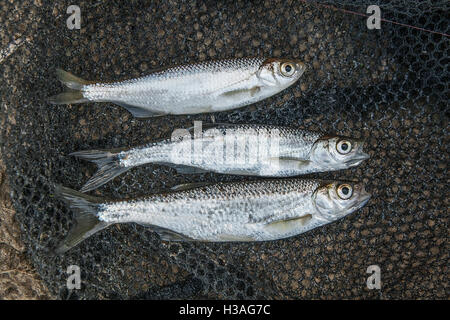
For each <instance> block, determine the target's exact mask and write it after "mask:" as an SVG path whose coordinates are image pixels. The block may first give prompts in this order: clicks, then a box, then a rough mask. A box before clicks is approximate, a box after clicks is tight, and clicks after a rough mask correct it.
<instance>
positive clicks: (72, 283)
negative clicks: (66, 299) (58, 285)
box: [66, 265, 81, 290]
mask: <svg viewBox="0 0 450 320" xmlns="http://www.w3.org/2000/svg"><path fill="white" fill-rule="evenodd" d="M66 273H67V274H68V275H69V277H68V278H67V289H69V290H72V289H78V290H79V289H81V274H80V267H79V266H77V265H70V266H68V267H67V271H66Z"/></svg>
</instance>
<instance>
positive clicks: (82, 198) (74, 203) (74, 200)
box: [55, 185, 110, 254]
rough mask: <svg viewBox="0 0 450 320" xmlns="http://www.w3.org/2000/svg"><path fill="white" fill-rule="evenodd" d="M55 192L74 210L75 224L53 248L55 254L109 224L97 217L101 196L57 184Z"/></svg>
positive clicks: (69, 247)
mask: <svg viewBox="0 0 450 320" xmlns="http://www.w3.org/2000/svg"><path fill="white" fill-rule="evenodd" d="M55 193H56V195H57V196H58V197H60V198H61V199H62V200H64V201H65V202H67V203H68V204H69V206H70V208H71V209H72V210H73V212H74V217H75V226H74V227H72V229H71V230H70V231H69V234H68V235H67V237H66V238H65V239H64V240H63V241H61V243H60V244H59V245H58V247H57V248H56V249H55V253H56V254H62V253H64V252H66V251H67V250H69V249H71V248H73V247H75V246H76V245H77V244H79V243H80V242H81V241H83V240H85V239H87V238H89V237H90V236H91V235H93V234H94V233H96V232H98V231H100V230H102V229H104V228H106V227H108V226H109V225H110V224H109V223H107V222H104V221H100V220H99V218H98V211H99V205H100V203H101V202H102V199H101V198H97V197H92V196H89V195H86V194H83V193H81V192H78V191H75V190H72V189H69V188H66V187H63V186H60V185H57V186H56V187H55Z"/></svg>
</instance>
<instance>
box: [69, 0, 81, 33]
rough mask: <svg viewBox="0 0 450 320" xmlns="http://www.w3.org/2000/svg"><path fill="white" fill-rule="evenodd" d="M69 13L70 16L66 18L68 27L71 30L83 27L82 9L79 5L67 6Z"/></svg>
mask: <svg viewBox="0 0 450 320" xmlns="http://www.w3.org/2000/svg"><path fill="white" fill-rule="evenodd" d="M66 12H67V14H70V16H69V17H68V18H67V20H66V24H67V28H69V29H70V30H73V29H78V30H79V29H80V28H81V10H80V7H79V6H77V5H74V4H73V5H70V6H69V7H67V11H66Z"/></svg>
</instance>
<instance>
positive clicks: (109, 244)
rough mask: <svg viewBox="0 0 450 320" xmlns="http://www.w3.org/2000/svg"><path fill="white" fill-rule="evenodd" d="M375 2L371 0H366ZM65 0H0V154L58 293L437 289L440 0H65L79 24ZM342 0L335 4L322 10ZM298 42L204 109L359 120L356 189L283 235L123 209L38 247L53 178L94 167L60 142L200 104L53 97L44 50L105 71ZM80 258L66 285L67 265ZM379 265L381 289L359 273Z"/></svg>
mask: <svg viewBox="0 0 450 320" xmlns="http://www.w3.org/2000/svg"><path fill="white" fill-rule="evenodd" d="M374 2H375V3H374ZM70 4H72V3H71V2H68V1H61V2H58V3H52V2H44V1H14V2H13V3H12V2H10V1H7V0H0V7H1V14H0V48H2V49H1V50H3V51H1V52H2V55H0V74H1V80H0V84H1V86H0V90H1V91H0V95H1V108H2V112H1V114H0V116H1V117H2V118H1V142H2V157H3V159H4V161H5V163H6V165H7V173H8V175H9V179H10V185H11V188H12V198H13V201H14V204H15V208H16V210H17V218H18V220H19V223H20V226H21V229H22V233H23V234H22V236H23V240H24V241H25V243H26V246H27V248H28V254H29V256H30V257H31V260H32V262H33V264H34V266H35V267H36V269H37V271H38V273H39V274H40V275H41V277H42V278H43V279H44V281H45V282H46V284H47V285H48V287H49V289H50V290H51V291H52V292H53V293H54V294H56V295H58V296H59V297H61V298H83V299H84V298H87V299H92V298H205V297H207V298H218V297H222V298H246V299H252V298H261V297H263V298H431V297H434V298H436V297H437V298H448V277H447V274H448V259H449V257H448V252H449V250H448V249H449V245H448V209H447V208H448V205H449V202H448V198H449V197H448V176H447V174H446V169H447V163H448V145H449V136H448V116H449V108H448V104H447V101H448V100H449V90H448V83H449V81H448V76H449V72H448V57H449V52H448V41H449V38H448V36H446V35H442V34H437V33H431V32H427V31H423V30H418V29H415V28H412V27H407V26H402V25H398V24H393V23H389V22H385V21H384V22H382V23H381V29H380V30H368V29H367V26H366V18H365V17H362V16H358V15H356V14H354V13H351V12H359V13H365V12H366V8H367V6H368V5H370V4H378V5H380V8H381V14H382V18H384V19H386V20H392V21H396V22H400V23H403V24H408V25H412V26H415V27H420V28H424V29H429V30H433V31H437V32H440V33H445V34H448V33H449V30H448V21H449V2H448V1H389V2H380V1H335V2H334V1H328V2H326V3H325V2H324V3H315V2H313V1H284V0H280V1H219V2H218V3H216V1H207V2H202V1H161V2H153V1H152V2H151V3H150V2H148V3H147V2H141V1H127V2H126V4H125V2H120V3H119V1H108V2H105V3H103V2H91V1H77V4H78V5H79V6H80V8H81V14H82V22H81V30H69V29H68V28H67V27H66V19H67V17H68V15H67V14H66V9H67V7H68V6H69V5H70ZM336 8H339V9H345V10H346V11H342V10H336ZM255 55H260V56H271V57H294V58H300V59H302V60H303V61H305V63H306V64H307V67H308V69H307V71H306V72H305V74H304V75H303V77H302V78H301V80H300V81H299V82H298V83H297V84H296V85H294V86H293V87H292V88H290V89H288V90H286V91H284V92H282V93H281V94H279V95H277V96H275V97H272V98H270V99H268V100H265V101H263V102H260V103H257V104H255V105H252V106H250V107H246V108H243V109H240V110H236V111H231V112H224V113H218V114H214V117H215V120H216V121H217V122H229V123H262V124H277V125H290V126H299V127H301V128H306V129H313V130H314V129H316V130H317V129H320V130H323V131H328V132H335V133H339V134H344V135H350V136H355V137H365V138H366V142H367V146H366V149H367V150H368V151H369V153H370V155H371V159H370V160H369V161H367V162H366V163H364V164H363V165H362V166H360V167H358V168H354V169H352V170H348V171H341V172H334V173H326V174H318V175H313V177H321V178H342V179H349V178H356V179H360V180H362V181H364V182H365V183H366V184H367V189H368V190H369V191H370V192H371V193H372V194H373V198H372V199H371V201H370V202H369V204H368V205H367V206H366V207H365V208H364V209H362V210H360V211H358V212H357V213H355V214H352V215H350V216H348V217H346V218H345V219H343V220H340V221H338V222H336V223H333V224H330V225H327V226H325V227H322V228H319V229H315V230H313V231H311V232H308V233H306V234H302V235H299V236H297V237H294V238H291V239H287V240H280V241H275V242H267V243H257V244H248V243H242V244H204V243H182V244H180V243H167V242H161V241H160V240H159V238H158V236H157V235H156V234H155V233H153V232H152V231H150V230H147V229H145V228H143V227H141V226H137V225H134V224H129V225H116V226H112V227H110V228H109V229H107V230H103V231H102V232H100V233H99V234H96V235H95V236H93V237H92V238H90V239H88V240H87V241H85V242H83V243H82V244H81V245H80V246H78V247H76V248H75V249H73V250H71V251H69V252H68V253H67V254H65V255H63V256H60V257H54V256H52V255H50V254H49V252H48V248H52V247H53V246H54V245H55V244H56V243H57V242H58V241H59V240H61V239H62V238H63V237H64V236H65V235H66V233H67V231H68V229H69V228H70V226H71V225H72V215H71V212H70V211H69V210H68V209H67V207H66V206H65V205H64V204H63V203H62V202H60V201H59V200H58V199H55V198H54V197H53V196H52V185H53V184H54V183H61V184H64V185H65V186H68V187H72V188H80V187H81V186H82V184H83V183H84V182H85V181H86V180H87V179H88V177H90V176H91V175H92V174H93V173H94V171H95V168H94V166H93V165H90V164H88V163H86V162H82V161H77V160H76V159H74V158H71V157H69V156H67V154H68V153H70V152H73V151H78V150H84V149H93V148H114V147H123V146H132V145H138V144H142V143H146V142H149V141H154V140H157V139H160V138H164V137H168V136H170V134H171V133H172V131H173V130H174V129H176V128H181V127H187V126H192V122H193V121H194V120H203V121H205V122H210V121H211V115H197V116H179V117H174V116H169V117H162V118H155V119H151V120H145V121H140V120H135V119H133V118H132V117H131V116H130V115H129V114H128V113H127V112H126V111H125V110H124V109H123V108H120V107H118V106H114V105H109V104H84V105H73V106H53V105H49V104H48V103H46V102H45V99H46V98H47V97H48V96H50V95H53V94H55V93H58V92H60V91H61V90H62V86H61V85H60V84H59V83H58V81H57V79H56V77H55V68H56V67H61V68H62V69H64V70H68V71H71V72H73V73H74V74H76V75H79V76H81V77H83V78H86V79H102V80H105V81H112V80H117V79H125V78H127V77H131V76H138V75H141V74H144V73H146V72H149V70H151V69H152V68H155V67H157V66H165V65H171V64H177V63H186V62H192V61H198V60H207V59H217V58H226V57H241V56H255ZM243 179H248V178H245V177H239V176H233V177H232V176H225V175H218V174H201V175H194V176H183V175H179V174H177V173H176V172H175V171H174V170H172V169H169V168H167V167H162V166H156V165H148V166H143V167H140V168H136V169H134V170H131V171H130V172H128V173H126V174H124V175H123V176H121V177H120V178H117V179H115V180H114V181H113V182H111V183H108V184H107V185H105V186H103V187H102V188H100V189H99V190H97V191H96V192H94V194H99V195H106V196H108V197H113V198H127V197H134V196H140V195H145V194H148V193H153V192H160V191H163V190H167V188H169V187H171V186H173V185H175V184H178V183H183V182H188V181H192V182H194V181H237V180H243ZM72 264H75V265H78V266H79V267H80V268H81V277H82V288H81V290H74V291H69V290H68V289H67V288H66V279H67V274H66V273H65V272H66V268H67V266H69V265H72ZM373 264H376V265H379V266H380V267H381V271H382V289H381V290H369V289H367V287H366V279H367V276H368V274H366V269H367V267H368V266H369V265H373Z"/></svg>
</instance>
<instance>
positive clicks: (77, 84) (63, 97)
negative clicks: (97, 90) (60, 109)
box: [48, 69, 94, 104]
mask: <svg viewBox="0 0 450 320" xmlns="http://www.w3.org/2000/svg"><path fill="white" fill-rule="evenodd" d="M56 75H57V77H58V79H59V80H60V81H61V82H62V83H63V84H64V85H65V86H66V87H67V88H69V91H66V92H63V93H60V94H57V95H55V96H52V97H49V98H48V101H49V102H50V103H52V104H72V103H83V102H87V101H89V99H87V98H85V97H84V95H83V91H82V90H83V87H84V86H85V85H88V84H92V83H94V82H92V81H87V80H84V79H81V78H79V77H77V76H74V75H73V74H71V73H70V72H66V71H64V70H61V69H56Z"/></svg>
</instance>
